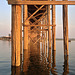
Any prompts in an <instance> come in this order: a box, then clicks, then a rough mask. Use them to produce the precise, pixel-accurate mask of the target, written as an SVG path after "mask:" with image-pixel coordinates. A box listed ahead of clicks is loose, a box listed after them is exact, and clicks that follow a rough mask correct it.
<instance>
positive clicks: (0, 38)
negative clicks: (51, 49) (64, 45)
mask: <svg viewBox="0 0 75 75" xmlns="http://www.w3.org/2000/svg"><path fill="white" fill-rule="evenodd" d="M0 40H8V41H9V40H11V37H0ZM56 40H63V39H62V38H56ZM69 40H70V41H75V38H69Z"/></svg>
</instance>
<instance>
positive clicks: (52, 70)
mask: <svg viewBox="0 0 75 75" xmlns="http://www.w3.org/2000/svg"><path fill="white" fill-rule="evenodd" d="M55 67H56V51H52V69H51V72H52V74H55V75H57V72H56V71H55V70H56V68H55Z"/></svg>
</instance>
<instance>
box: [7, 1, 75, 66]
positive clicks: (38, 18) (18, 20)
mask: <svg viewBox="0 0 75 75" xmlns="http://www.w3.org/2000/svg"><path fill="white" fill-rule="evenodd" d="M8 4H11V6H12V33H11V34H12V55H11V60H12V66H20V65H21V60H22V58H21V55H22V54H23V61H25V60H27V58H25V56H26V55H28V54H25V52H28V50H29V49H30V43H31V42H33V45H35V44H36V43H38V48H39V49H40V42H42V49H43V48H44V49H45V47H46V48H47V51H48V59H50V58H49V57H50V54H51V50H52V52H53V51H56V17H55V16H56V14H55V13H56V8H55V5H63V35H64V36H63V38H64V55H69V49H68V5H75V1H68V0H62V1H56V0H51V1H50V0H8ZM50 12H52V14H51V13H50ZM51 17H52V18H51ZM22 28H23V44H22ZM48 44H49V46H48ZM22 45H23V48H22ZM33 45H32V46H33ZM36 46H37V45H36ZM47 51H45V50H44V51H42V53H47ZM39 52H40V51H39ZM24 59H25V60H24ZM23 65H25V64H23Z"/></svg>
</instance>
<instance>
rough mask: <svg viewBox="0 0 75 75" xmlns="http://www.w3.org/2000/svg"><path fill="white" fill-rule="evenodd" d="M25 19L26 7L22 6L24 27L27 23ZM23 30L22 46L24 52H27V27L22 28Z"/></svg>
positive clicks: (26, 14) (26, 15)
mask: <svg viewBox="0 0 75 75" xmlns="http://www.w3.org/2000/svg"><path fill="white" fill-rule="evenodd" d="M27 17H28V6H27V5H24V7H23V22H24V25H28V21H27V20H26V19H27ZM25 20H26V21H25ZM23 30H24V33H23V36H24V46H23V47H24V50H28V27H26V26H24V27H23Z"/></svg>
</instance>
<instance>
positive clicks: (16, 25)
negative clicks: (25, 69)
mask: <svg viewBox="0 0 75 75" xmlns="http://www.w3.org/2000/svg"><path fill="white" fill-rule="evenodd" d="M20 26H21V5H12V66H20Z"/></svg>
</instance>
